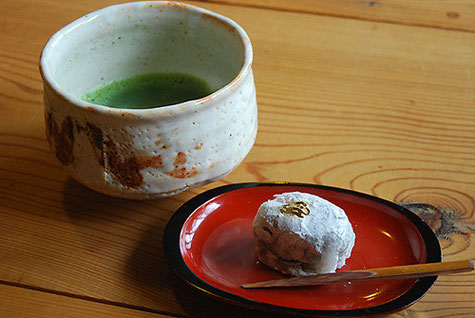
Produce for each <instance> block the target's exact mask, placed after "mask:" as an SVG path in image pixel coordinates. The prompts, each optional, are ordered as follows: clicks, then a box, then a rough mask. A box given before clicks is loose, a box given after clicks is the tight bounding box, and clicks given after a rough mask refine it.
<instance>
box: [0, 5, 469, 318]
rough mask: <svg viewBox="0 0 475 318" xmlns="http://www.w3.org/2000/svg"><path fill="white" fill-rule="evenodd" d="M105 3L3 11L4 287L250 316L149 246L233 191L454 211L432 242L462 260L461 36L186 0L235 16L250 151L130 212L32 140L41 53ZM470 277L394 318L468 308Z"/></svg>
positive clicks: (465, 173)
mask: <svg viewBox="0 0 475 318" xmlns="http://www.w3.org/2000/svg"><path fill="white" fill-rule="evenodd" d="M111 3H112V1H105V2H101V3H100V4H98V3H96V2H94V1H92V0H84V1H78V2H71V3H67V4H63V3H58V2H57V1H51V0H47V1H42V2H41V3H38V4H35V5H34V6H33V5H32V2H30V1H28V0H20V1H15V2H11V3H9V4H8V6H6V10H5V11H2V12H4V13H1V14H0V17H1V19H0V29H1V30H7V31H8V32H0V105H1V107H0V118H7V120H3V121H2V123H1V125H0V280H3V281H8V282H12V283H18V284H26V285H29V286H37V287H40V288H45V289H48V290H53V291H58V292H63V293H72V294H75V295H78V296H79V297H83V296H87V297H93V298H97V299H104V300H106V301H111V302H120V303H124V304H127V305H132V306H140V307H145V308H150V309H152V310H156V311H159V312H171V313H174V314H182V315H187V314H188V315H192V314H195V315H196V314H197V313H202V314H208V315H209V316H212V315H213V314H215V315H220V316H223V315H225V316H239V315H241V316H242V315H243V312H244V313H245V314H248V313H246V312H245V311H242V310H238V309H236V308H234V307H232V306H229V305H226V304H223V303H220V302H217V301H212V300H210V299H209V298H208V297H206V296H203V295H201V294H199V293H197V292H196V291H193V290H191V289H190V288H188V287H187V286H185V285H184V284H182V283H181V282H180V281H179V280H178V279H177V278H175V277H174V276H173V275H172V273H171V272H170V271H169V269H168V268H167V265H166V262H165V259H164V255H163V251H162V249H161V237H162V234H163V229H164V227H165V224H166V222H167V220H168V219H169V217H170V216H171V215H172V213H173V212H174V211H175V210H176V209H177V208H178V207H179V206H180V205H181V204H182V203H183V202H184V201H186V200H187V199H189V198H191V197H192V196H193V195H195V194H197V193H200V192H202V191H204V190H206V189H209V188H211V187H215V186H218V185H222V184H226V183H232V182H242V181H269V180H287V181H300V182H314V183H322V184H327V185H335V186H340V187H345V188H350V189H354V190H358V191H362V192H367V193H372V194H375V195H378V196H381V197H383V198H387V199H389V200H394V201H424V202H430V203H432V204H435V205H437V206H440V207H443V208H447V209H450V210H453V211H455V212H456V213H458V214H457V216H458V217H459V218H460V219H459V220H458V221H459V222H461V224H462V225H460V229H462V230H461V231H459V232H460V233H459V234H457V233H455V232H449V233H446V235H447V239H446V240H445V239H444V238H441V240H442V245H443V246H444V255H446V259H448V260H456V259H463V258H470V257H473V253H474V251H475V250H474V247H473V244H471V237H472V234H471V230H469V229H464V228H463V226H465V225H466V224H468V225H470V224H469V223H468V222H472V223H473V221H474V216H473V211H474V202H473V198H472V196H473V195H472V194H473V191H474V181H473V180H474V178H473V176H474V175H475V165H474V162H475V160H474V159H475V153H474V150H473V149H474V137H475V125H474V124H473V123H474V122H475V109H474V107H473V105H474V101H475V91H474V90H473V87H474V84H475V78H474V77H473V74H474V73H475V39H474V38H473V35H472V34H470V33H468V32H456V31H448V30H440V29H430V28H420V27H411V26H401V25H394V24H386V23H376V22H368V21H357V20H351V19H339V18H335V17H324V16H316V15H306V14H298V13H292V12H282V11H277V10H263V9H255V8H246V7H239V6H229V5H219V4H210V3H198V5H201V6H203V7H206V8H209V9H211V10H214V11H217V12H219V13H222V14H224V15H227V16H229V17H231V18H233V19H235V20H236V21H237V22H238V23H240V24H241V25H242V26H243V27H244V28H245V29H246V30H247V31H248V33H249V35H250V37H251V39H252V42H253V45H254V50H255V62H254V71H255V77H256V84H257V89H258V103H259V120H260V124H259V133H258V139H257V141H256V145H255V147H254V148H253V150H252V152H251V153H250V155H249V156H248V157H247V158H246V160H245V161H244V162H243V163H242V165H241V166H240V167H238V169H237V170H236V171H234V172H233V173H232V174H230V175H229V176H227V177H226V178H224V179H223V180H221V181H219V182H215V183H213V184H211V185H208V186H205V187H201V188H199V189H195V190H191V191H187V192H185V193H182V194H179V195H177V196H174V197H172V198H166V199H159V200H152V201H143V202H140V201H139V202H137V201H128V200H120V199H115V198H109V197H106V196H102V195H100V194H97V193H95V192H93V191H90V190H88V189H86V188H84V187H82V186H80V185H78V184H77V183H76V182H74V181H72V180H71V179H69V178H68V177H67V175H66V173H65V172H64V171H63V169H62V168H61V166H60V165H59V164H58V163H57V162H56V161H55V160H54V156H53V155H52V154H51V153H50V152H49V150H48V147H47V144H46V142H45V139H44V123H43V113H42V112H43V111H42V96H41V81H40V77H39V74H38V71H37V61H38V58H39V54H40V51H41V47H42V45H43V43H44V42H45V41H46V40H47V39H48V37H49V36H50V35H51V34H52V33H53V32H54V31H55V30H57V29H58V28H60V27H61V26H62V25H64V24H65V23H67V22H69V21H72V20H73V19H74V18H77V17H79V16H81V15H82V14H84V13H86V12H89V11H92V10H95V9H97V8H98V7H99V6H104V5H107V4H111ZM195 4H196V3H195ZM308 30H311V32H310V31H308ZM468 225H467V226H468ZM474 280H475V276H473V275H468V276H464V277H463V279H461V278H460V277H458V276H453V277H452V276H451V277H447V278H444V279H440V280H438V282H437V284H436V286H435V288H434V289H432V291H431V292H430V293H429V294H428V295H427V296H426V297H425V298H424V299H423V300H422V301H421V302H419V303H417V304H416V305H415V306H413V307H411V308H410V309H409V311H405V312H404V315H406V314H407V315H409V314H414V313H416V314H421V315H432V313H434V312H436V313H440V315H444V314H446V313H449V312H450V311H451V310H454V312H457V313H459V314H461V315H462V314H464V313H465V314H467V312H470V310H472V312H473V307H474V301H473V299H474V298H473V291H472V290H473V284H474ZM446 292H448V293H449V294H450V295H451V297H453V299H454V300H453V301H452V300H449V299H448V298H447V296H446V294H445V293H446ZM458 301H460V303H462V304H465V305H464V306H459V305H458V303H457V302H458ZM203 303H204V304H206V306H203ZM435 304H436V305H435ZM462 307H463V308H462ZM467 308H468V309H467ZM223 313H224V314H223Z"/></svg>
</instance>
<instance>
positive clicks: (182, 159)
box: [165, 152, 199, 179]
mask: <svg viewBox="0 0 475 318" xmlns="http://www.w3.org/2000/svg"><path fill="white" fill-rule="evenodd" d="M174 163H175V169H174V170H173V171H171V172H166V173H165V174H167V175H169V176H171V177H173V178H177V179H186V178H192V177H194V176H196V175H197V174H198V173H199V172H198V171H197V170H196V169H195V168H194V167H192V168H191V169H190V170H187V169H186V168H185V167H182V168H180V167H179V165H183V164H185V163H186V154H185V153H183V152H179V153H177V155H176V158H175V162H174Z"/></svg>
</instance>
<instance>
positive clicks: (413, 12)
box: [204, 0, 475, 32]
mask: <svg viewBox="0 0 475 318" xmlns="http://www.w3.org/2000/svg"><path fill="white" fill-rule="evenodd" d="M204 1H206V2H214V3H222V4H232V5H242V6H248V7H255V8H268V9H276V10H285V11H294V12H302V13H311V14H320V15H329V16H335V17H347V18H352V19H362V20H369V21H379V22H390V23H397V24H407V25H417V26H427V27H434V28H442V29H451V30H464V31H469V32H473V31H475V3H474V2H473V1H471V0H448V1H433V0H419V1H412V0H379V1H361V0H333V1H327V0H294V1H286V0H256V1H254V0H204Z"/></svg>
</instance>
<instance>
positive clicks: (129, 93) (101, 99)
mask: <svg viewBox="0 0 475 318" xmlns="http://www.w3.org/2000/svg"><path fill="white" fill-rule="evenodd" d="M212 92H213V91H212V90H211V89H210V87H209V85H208V84H207V83H206V82H205V81H204V80H202V79H200V78H198V77H195V76H193V75H189V74H183V73H154V74H142V75H137V76H133V77H129V78H124V79H119V80H115V81H112V82H110V83H109V84H106V85H105V86H103V87H100V88H99V89H97V90H95V91H93V92H90V93H88V94H86V95H84V96H83V97H81V99H83V100H84V101H87V102H89V103H93V104H97V105H104V106H109V107H114V108H129V109H143V108H154V107H160V106H166V105H172V104H177V103H182V102H185V101H188V100H193V99H199V98H202V97H205V96H206V95H209V94H211V93H212Z"/></svg>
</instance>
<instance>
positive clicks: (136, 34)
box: [40, 1, 257, 199]
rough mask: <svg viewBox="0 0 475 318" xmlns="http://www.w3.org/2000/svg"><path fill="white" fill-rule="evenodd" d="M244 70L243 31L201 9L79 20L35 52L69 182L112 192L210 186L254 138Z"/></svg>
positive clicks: (249, 77) (159, 7)
mask: <svg viewBox="0 0 475 318" xmlns="http://www.w3.org/2000/svg"><path fill="white" fill-rule="evenodd" d="M251 64H252V47H251V43H250V40H249V38H248V36H247V35H246V33H245V31H244V30H243V29H242V28H241V27H240V26H239V25H237V24H236V23H235V22H234V21H232V20H230V19H228V18H226V17H224V16H221V15H219V14H216V13H213V12H210V11H207V10H204V9H201V8H198V7H194V6H190V5H185V4H181V3H176V2H165V1H153V2H135V3H125V4H120V5H115V6H111V7H107V8H104V9H101V10H99V11H96V12H93V13H90V14H87V15H86V16H84V17H82V18H80V19H78V20H76V21H74V22H72V23H71V24H69V25H67V26H66V27H64V28H63V29H61V30H60V31H58V32H57V33H56V34H54V35H53V36H52V37H51V39H50V40H49V41H48V42H47V44H46V45H45V47H44V49H43V52H42V55H41V60H40V71H41V75H42V78H43V83H44V104H45V120H46V135H47V139H48V142H49V144H50V148H51V150H52V152H53V153H54V154H55V155H56V158H57V159H58V160H59V162H60V163H61V164H62V165H63V166H64V167H65V169H66V170H67V171H68V173H69V174H70V176H71V177H72V178H74V179H76V180H77V181H79V182H80V183H82V184H84V185H86V186H88V187H90V188H92V189H94V190H96V191H99V192H102V193H105V194H108V195H112V196H117V197H123V198H131V199H146V198H154V197H162V196H169V195H173V194H176V193H178V192H181V191H183V190H186V189H188V188H190V187H194V186H198V185H202V184H205V183H208V182H212V181H214V180H217V179H219V178H221V177H223V176H225V175H227V174H228V173H230V172H231V171H232V170H233V169H234V168H236V167H237V166H238V165H239V164H240V162H241V161H242V160H243V159H244V158H245V156H246V155H247V154H248V152H249V151H250V150H251V148H252V146H253V144H254V140H255V138H256V133H257V104H256V90H255V85H254V77H253V73H252V69H251ZM183 85H184V86H183ZM186 85H188V86H186ZM192 88H193V89H195V91H193V92H192V93H189V90H190V89H192ZM196 89H197V93H196ZM157 92H158V93H157ZM149 93H151V94H149ZM114 94H115V95H114ZM134 94H135V95H134ZM170 94H172V95H173V94H175V95H174V96H171V99H170V96H168V95H170ZM190 94H191V95H190ZM112 95H114V96H112ZM149 95H150V96H149ZM131 96H132V98H130V97H131ZM174 98H175V99H174ZM154 99H158V100H156V101H154ZM131 101H132V102H135V101H139V103H138V104H137V105H135V104H133V103H132V102H131ZM109 102H110V103H111V104H108V103H109ZM130 103H132V104H130Z"/></svg>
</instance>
